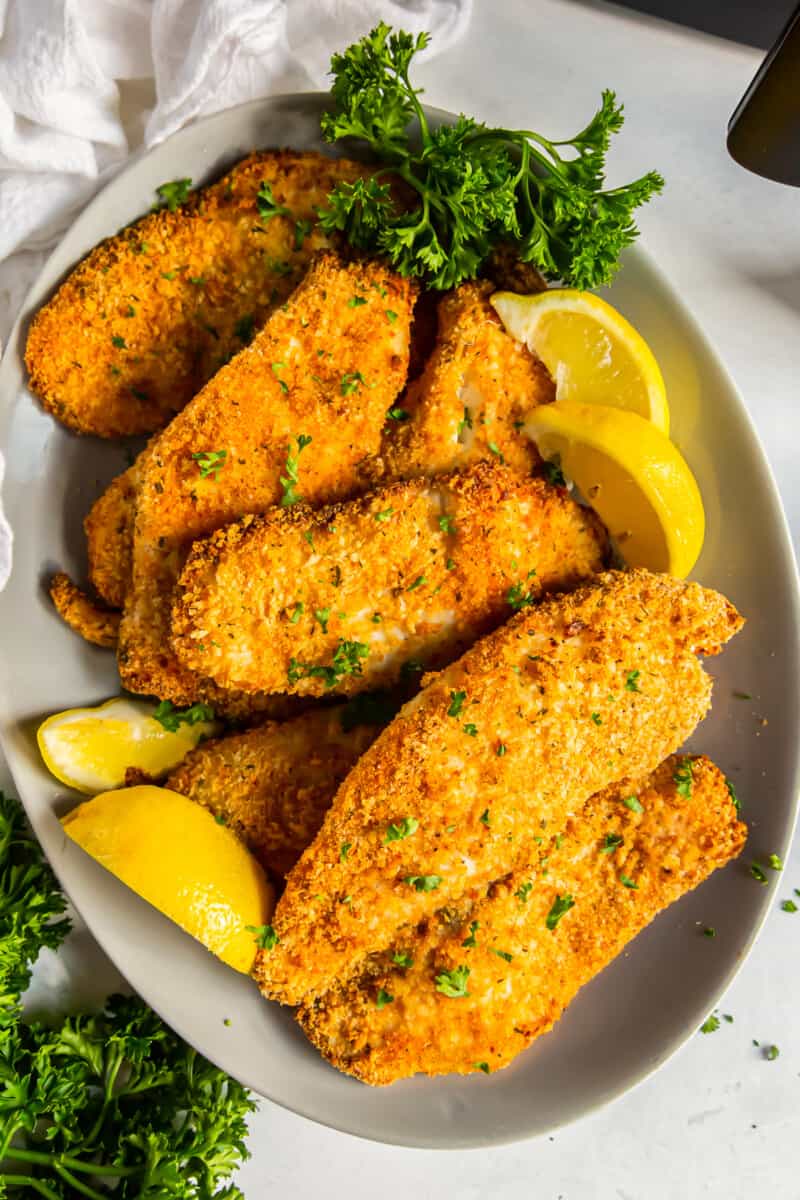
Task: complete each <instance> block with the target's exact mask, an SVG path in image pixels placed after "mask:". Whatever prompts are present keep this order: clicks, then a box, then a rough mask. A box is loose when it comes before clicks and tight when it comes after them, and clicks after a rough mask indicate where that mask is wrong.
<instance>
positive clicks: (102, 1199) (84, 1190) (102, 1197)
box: [54, 1162, 108, 1200]
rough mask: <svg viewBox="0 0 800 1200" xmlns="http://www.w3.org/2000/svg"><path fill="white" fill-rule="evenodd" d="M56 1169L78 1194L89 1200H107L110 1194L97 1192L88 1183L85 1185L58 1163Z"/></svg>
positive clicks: (55, 1165)
mask: <svg viewBox="0 0 800 1200" xmlns="http://www.w3.org/2000/svg"><path fill="white" fill-rule="evenodd" d="M54 1169H55V1171H56V1173H57V1174H58V1175H60V1176H61V1178H62V1179H64V1180H66V1182H67V1183H68V1184H69V1185H70V1187H74V1188H75V1191H76V1192H80V1193H81V1194H82V1195H84V1196H88V1197H89V1200H107V1197H108V1192H97V1191H95V1189H94V1188H93V1187H89V1185H88V1183H84V1182H83V1180H82V1179H77V1178H76V1177H75V1176H74V1175H73V1174H72V1173H71V1172H70V1171H68V1170H67V1168H66V1167H63V1166H61V1165H60V1163H58V1162H56V1163H55V1164H54Z"/></svg>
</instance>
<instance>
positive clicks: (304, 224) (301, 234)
mask: <svg viewBox="0 0 800 1200" xmlns="http://www.w3.org/2000/svg"><path fill="white" fill-rule="evenodd" d="M311 229H312V225H311V222H310V221H304V220H303V219H302V218H299V219H298V220H297V221H295V223H294V248H295V250H302V249H303V242H304V241H305V240H306V238H307V237H308V235H309V234H310V233H311Z"/></svg>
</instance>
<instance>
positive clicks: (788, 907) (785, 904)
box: [781, 900, 797, 912]
mask: <svg viewBox="0 0 800 1200" xmlns="http://www.w3.org/2000/svg"><path fill="white" fill-rule="evenodd" d="M781 908H782V909H783V911H784V912H797V905H796V904H795V902H794V900H782V901H781Z"/></svg>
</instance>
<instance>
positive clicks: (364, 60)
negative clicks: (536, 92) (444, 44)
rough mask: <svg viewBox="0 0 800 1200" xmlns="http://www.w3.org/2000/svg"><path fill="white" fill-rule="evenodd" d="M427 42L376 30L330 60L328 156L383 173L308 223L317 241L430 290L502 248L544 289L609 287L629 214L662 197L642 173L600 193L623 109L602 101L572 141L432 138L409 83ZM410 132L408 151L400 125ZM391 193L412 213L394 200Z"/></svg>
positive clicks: (351, 186) (341, 195) (628, 233)
mask: <svg viewBox="0 0 800 1200" xmlns="http://www.w3.org/2000/svg"><path fill="white" fill-rule="evenodd" d="M428 41H429V36H428V34H426V33H421V34H419V35H418V36H417V37H416V38H414V37H413V36H412V35H411V34H409V33H405V32H403V31H402V30H401V31H398V32H396V33H395V32H393V31H392V29H391V28H390V27H389V26H388V25H386V24H384V23H383V22H381V23H380V24H379V25H377V26H376V27H375V29H373V30H372V32H371V33H369V34H368V35H367V36H366V37H364V38H362V39H361V40H360V41H358V42H355V43H354V44H353V45H352V46H350V47H349V48H348V49H347V50H345V51H344V53H343V54H335V55H334V56H333V58H332V59H331V74H332V75H333V85H332V87H331V96H332V101H333V104H332V108H331V111H329V112H327V113H325V114H324V116H323V117H322V122H321V125H322V133H323V136H324V137H325V139H326V140H327V141H329V142H338V141H340V140H341V139H343V138H350V139H352V138H355V139H357V140H358V141H361V142H364V143H366V146H367V147H368V148H369V150H370V151H371V152H372V153H373V154H374V155H375V156H376V157H377V158H378V160H379V162H380V163H381V164H382V169H379V170H378V171H377V172H376V174H375V175H374V176H372V177H371V178H369V179H360V180H356V181H355V182H353V183H346V182H343V183H340V184H338V185H337V187H336V188H334V190H333V191H332V192H331V193H330V195H329V196H328V206H327V208H325V209H323V210H322V211H321V212H320V224H321V225H322V228H323V229H324V230H326V231H327V232H332V231H334V230H338V231H341V232H342V233H344V235H345V237H346V238H347V240H348V241H349V242H350V243H351V244H352V245H354V246H357V247H359V248H361V249H364V250H368V251H372V252H378V253H382V254H385V255H386V256H387V257H388V259H389V260H390V262H391V263H392V265H393V266H394V268H395V269H396V270H397V271H398V272H399V273H400V274H401V275H413V276H419V277H421V278H422V279H424V280H425V282H426V283H427V284H428V285H429V286H430V287H433V288H440V289H444V288H451V287H455V286H456V285H457V284H458V283H460V282H461V281H462V280H464V279H472V278H474V277H475V276H476V275H477V274H478V272H479V270H480V268H481V266H482V265H483V264H484V263H485V261H486V259H487V258H488V257H489V254H490V252H491V251H492V249H493V248H494V247H495V246H496V245H497V244H498V243H500V242H506V243H508V242H510V243H512V244H513V245H514V246H515V247H516V249H517V251H518V253H519V256H520V258H521V259H522V261H523V262H529V263H532V264H533V265H534V266H535V267H537V268H538V269H539V270H540V271H541V272H542V273H543V274H544V275H545V276H547V277H548V278H549V279H560V280H563V281H564V282H565V283H568V284H571V285H572V286H574V287H578V288H592V287H598V286H600V285H601V284H605V283H608V282H609V281H610V280H611V278H612V276H613V275H614V273H615V271H616V269H617V266H618V259H619V255H620V251H621V250H622V249H623V247H625V246H627V245H628V244H629V243H630V242H632V241H633V240H634V239H635V237H636V235H637V230H636V226H635V225H634V222H633V211H634V209H635V208H637V207H638V206H639V205H640V204H643V203H645V201H647V200H649V199H650V197H651V196H652V195H653V194H654V193H656V192H658V191H660V190H661V188H662V187H663V182H664V181H663V179H662V178H661V176H660V175H658V174H656V172H654V171H650V172H648V174H646V175H643V176H642V177H641V178H640V179H637V180H634V181H633V183H629V184H627V185H624V186H622V187H617V188H610V189H605V188H604V182H605V158H606V152H607V150H608V146H609V142H610V139H611V135H612V134H613V133H616V132H617V131H618V130H619V129H620V127H621V125H622V121H623V117H622V106H621V105H619V104H617V102H616V97H615V95H614V93H613V92H611V91H604V92H603V95H602V102H601V106H600V109H599V110H598V112H597V113H595V115H594V116H593V117H592V119H591V121H590V122H589V124H588V125H587V126H586V128H585V129H582V130H581V131H580V132H579V133H577V134H576V135H575V136H574V137H572V138H567V139H564V140H562V141H551V140H550V139H549V138H546V137H544V136H543V135H542V134H540V133H535V132H534V131H532V130H527V129H525V130H514V129H490V128H488V127H487V126H486V125H483V124H481V123H480V122H477V121H474V120H472V119H471V118H470V117H465V116H463V115H462V116H459V117H458V119H457V120H456V121H455V122H454V123H452V124H445V125H441V126H439V127H438V128H436V129H432V128H431V127H430V125H429V124H428V120H427V118H426V116H425V112H424V110H423V108H422V105H421V104H420V101H419V96H420V94H421V90H422V89H420V88H414V87H413V86H412V84H411V82H410V78H409V74H410V68H411V62H412V59H413V57H414V55H415V54H417V53H418V52H419V51H420V50H423V49H424V48H425V47H426V46H427V44H428ZM414 121H416V122H417V124H418V139H417V138H415V137H414V136H413V126H412V123H413V122H414ZM392 178H394V179H400V180H402V181H403V183H404V184H405V185H406V187H407V189H408V190H409V194H410V195H411V197H412V203H411V205H410V207H409V206H408V205H407V204H406V203H402V202H399V201H398V199H397V198H396V197H395V196H393V195H392V188H391V182H390V180H391V179H392Z"/></svg>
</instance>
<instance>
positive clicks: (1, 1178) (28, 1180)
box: [0, 1175, 61, 1200]
mask: <svg viewBox="0 0 800 1200" xmlns="http://www.w3.org/2000/svg"><path fill="white" fill-rule="evenodd" d="M0 1186H5V1187H7V1188H30V1189H31V1191H33V1192H38V1193H39V1195H40V1196H46V1197H47V1200H61V1197H60V1196H59V1194H58V1192H54V1191H53V1189H52V1188H49V1187H48V1186H47V1184H46V1183H43V1182H42V1180H41V1179H34V1178H33V1177H32V1176H31V1175H0Z"/></svg>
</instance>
